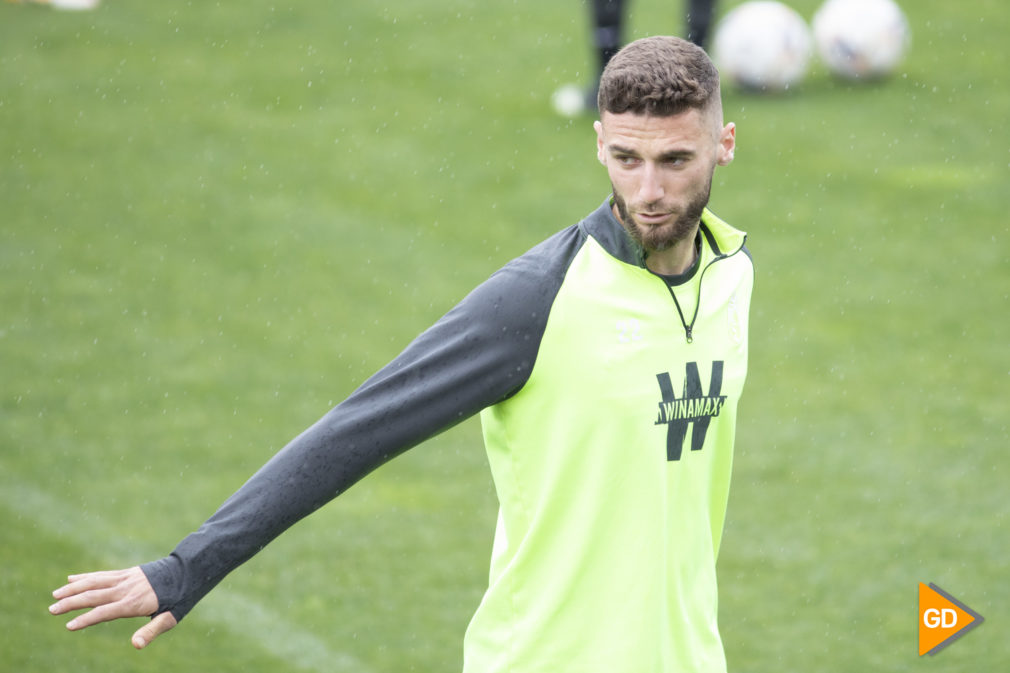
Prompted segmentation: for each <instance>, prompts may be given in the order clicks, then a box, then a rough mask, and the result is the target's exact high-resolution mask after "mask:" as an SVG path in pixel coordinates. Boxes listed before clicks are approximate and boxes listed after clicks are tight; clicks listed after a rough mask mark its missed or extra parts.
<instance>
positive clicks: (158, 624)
mask: <svg viewBox="0 0 1010 673" xmlns="http://www.w3.org/2000/svg"><path fill="white" fill-rule="evenodd" d="M176 623H177V622H176V621H175V617H173V616H172V613H171V612H162V613H161V614H160V615H158V616H157V617H155V618H154V619H152V620H151V621H150V622H148V623H147V624H145V625H144V626H142V627H141V628H139V629H137V632H136V633H134V634H133V638H132V639H131V642H132V643H133V646H134V647H136V648H137V649H138V650H142V649H144V648H145V647H147V646H148V644H149V643H150V642H151V641H152V640H154V639H155V638H157V637H158V636H160V635H161V634H162V633H164V632H165V631H168V630H169V629H171V628H172V627H174V626H175V625H176Z"/></svg>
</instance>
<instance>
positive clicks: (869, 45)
mask: <svg viewBox="0 0 1010 673" xmlns="http://www.w3.org/2000/svg"><path fill="white" fill-rule="evenodd" d="M813 29H814V42H815V44H816V45H817V52H818V53H819V54H820V57H821V59H822V60H823V61H824V63H825V64H826V65H827V66H828V69H829V70H830V71H831V72H832V73H834V74H835V75H838V76H839V77H844V78H846V79H872V78H876V77H882V76H884V75H887V74H889V73H890V72H892V71H893V70H894V69H895V67H896V66H897V65H898V64H899V63H900V62H901V59H902V58H904V56H905V52H906V51H907V49H908V45H909V42H910V39H911V33H910V32H909V29H908V21H907V20H906V19H905V15H904V13H902V11H901V8H900V7H898V5H897V4H895V3H894V1H893V0H827V2H825V3H824V4H823V5H821V8H820V9H818V10H817V13H816V14H814V20H813Z"/></svg>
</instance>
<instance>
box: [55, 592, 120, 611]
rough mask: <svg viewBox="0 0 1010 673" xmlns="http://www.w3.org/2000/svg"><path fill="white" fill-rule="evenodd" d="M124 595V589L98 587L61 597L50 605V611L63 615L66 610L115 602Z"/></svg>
mask: <svg viewBox="0 0 1010 673" xmlns="http://www.w3.org/2000/svg"><path fill="white" fill-rule="evenodd" d="M122 595H123V592H122V591H116V590H115V589H96V590H93V591H85V592H83V593H79V594H72V595H70V596H67V597H66V598H61V599H60V600H59V601H57V602H56V603H54V604H53V605H50V606H49V612H51V613H52V614H54V615H62V614H63V613H65V612H72V611H73V610H81V609H83V608H94V607H97V606H99V605H106V604H108V603H114V602H115V601H117V600H119V599H120V598H122Z"/></svg>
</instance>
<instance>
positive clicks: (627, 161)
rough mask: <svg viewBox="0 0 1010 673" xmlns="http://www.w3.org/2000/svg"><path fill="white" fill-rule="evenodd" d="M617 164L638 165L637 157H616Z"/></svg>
mask: <svg viewBox="0 0 1010 673" xmlns="http://www.w3.org/2000/svg"><path fill="white" fill-rule="evenodd" d="M617 163H619V164H621V165H622V166H634V165H635V164H636V163H638V157H626V156H620V157H617Z"/></svg>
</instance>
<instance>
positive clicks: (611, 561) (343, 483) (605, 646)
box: [51, 37, 753, 673]
mask: <svg viewBox="0 0 1010 673" xmlns="http://www.w3.org/2000/svg"><path fill="white" fill-rule="evenodd" d="M600 104H601V109H602V110H603V112H602V114H601V118H600V120H599V121H598V122H597V123H596V124H595V129H596V134H597V155H598V158H599V160H600V162H601V163H602V164H603V165H604V166H605V167H606V168H607V172H608V173H609V175H610V180H611V183H612V187H613V194H612V196H611V197H610V198H609V199H608V200H607V201H606V202H604V203H603V205H601V206H600V207H599V208H598V209H597V210H596V211H594V212H593V213H591V214H590V215H589V216H588V217H586V218H585V219H584V220H582V221H581V222H579V223H578V224H576V225H573V226H571V227H568V228H567V229H564V230H562V231H561V232H559V233H557V234H555V235H554V236H552V237H551V238H549V239H548V240H546V241H545V242H543V243H541V244H540V245H538V246H536V247H535V248H533V249H532V250H530V251H529V252H527V253H526V254H524V255H522V256H521V257H519V258H517V259H515V260H513V261H512V262H510V263H509V264H507V265H506V266H505V267H503V268H502V269H501V270H499V271H498V272H497V273H495V274H494V275H493V276H491V278H490V279H488V280H487V281H486V282H485V283H483V284H481V285H480V286H478V287H477V288H476V289H475V290H474V291H473V292H472V293H471V294H470V295H468V296H467V297H466V298H465V299H464V300H463V301H462V302H460V304H458V305H457V306H456V307H455V308H453V309H452V310H451V311H450V312H449V313H448V314H446V315H445V316H444V317H443V318H442V319H441V320H439V321H438V322H437V323H436V324H435V325H434V326H432V327H431V328H429V329H428V330H427V331H425V332H424V333H423V334H421V335H420V336H419V337H418V338H417V339H416V340H415V341H414V342H413V343H412V344H411V345H410V346H408V347H407V349H406V350H405V351H404V352H403V353H401V354H400V355H399V356H398V357H397V358H396V359H395V360H393V361H392V362H391V363H390V364H389V365H387V366H386V367H385V368H383V369H382V370H380V371H379V372H378V373H377V374H375V375H374V376H373V377H371V378H370V379H369V380H368V381H366V382H365V383H364V384H363V385H362V386H361V387H360V388H359V389H358V390H357V391H355V392H354V393H353V394H352V395H351V396H350V397H349V398H348V399H347V400H345V401H344V402H342V403H341V404H340V405H338V406H337V407H336V408H334V409H333V410H332V411H330V412H329V413H328V414H327V415H326V416H324V417H323V418H322V419H321V420H320V421H319V422H317V423H316V424H315V425H313V426H312V427H311V428H309V429H308V430H306V431H305V432H304V433H302V434H301V435H300V436H299V437H297V438H296V439H295V440H293V441H292V442H291V443H290V444H289V445H288V446H287V447H285V448H284V449H283V450H282V451H281V452H280V453H278V454H277V455H276V456H275V457H274V458H273V459H271V461H270V462H268V463H267V464H266V465H265V466H264V467H263V468H262V469H261V470H260V471H259V472H257V473H256V475H254V476H253V477H252V479H251V480H250V481H249V482H248V483H247V484H246V485H245V486H243V487H242V488H241V489H240V490H239V491H238V492H236V493H235V494H234V495H233V496H232V497H231V498H230V499H229V500H228V501H227V502H225V503H224V505H223V506H222V507H221V509H220V510H218V512H217V513H216V514H214V516H213V517H211V518H210V519H209V520H208V521H207V522H206V523H205V524H204V525H203V526H202V527H201V528H200V529H199V530H198V531H197V532H195V533H193V534H192V535H190V536H188V537H186V538H185V539H184V540H183V541H182V542H181V543H180V544H179V545H178V546H177V547H176V549H175V551H173V553H172V555H171V556H169V557H167V558H164V559H161V560H159V561H155V562H153V563H149V564H146V565H144V566H142V567H140V568H132V569H129V570H122V571H112V572H105V573H92V574H86V575H75V576H71V577H70V579H69V584H68V585H66V586H64V587H63V588H61V589H58V590H57V591H56V592H54V596H55V597H56V598H57V599H58V601H57V602H56V603H55V604H54V605H53V606H52V608H51V611H52V612H53V613H54V614H63V613H65V612H68V611H70V610H76V609H81V608H93V609H92V610H91V611H90V612H86V613H84V614H82V615H80V616H79V617H77V618H76V619H74V620H73V621H71V622H70V623H69V624H68V627H69V628H71V629H72V630H76V629H80V628H84V627H86V626H88V625H91V624H94V623H97V622H100V621H107V620H110V619H115V618H119V617H129V616H143V615H155V616H154V618H153V620H152V621H151V622H150V623H149V624H147V625H146V626H144V627H143V628H141V629H140V630H139V631H137V633H136V634H135V635H134V638H133V644H134V645H135V646H136V647H138V648H139V647H144V646H145V645H146V644H147V643H149V642H150V641H151V640H152V639H153V638H154V637H156V636H157V635H158V634H160V633H162V632H164V631H166V630H168V629H170V628H172V627H173V626H174V625H175V624H176V622H177V621H178V620H179V619H181V618H182V617H183V616H184V615H185V614H186V613H187V612H188V611H189V610H190V609H191V608H192V607H193V606H194V605H195V604H196V602H197V601H198V600H199V599H200V598H201V597H202V596H203V595H205V594H206V593H207V592H208V591H209V590H210V589H211V588H212V587H213V586H215V585H216V584H217V582H219V581H220V580H221V579H222V578H223V577H224V576H225V575H226V574H227V573H228V572H230V571H231V570H232V569H234V568H235V567H237V566H238V565H239V564H241V563H242V562H244V561H245V560H246V559H248V558H249V557H251V556H252V555H253V554H255V553H256V552H257V551H258V550H259V549H261V548H262V547H263V546H264V545H265V544H267V543H268V542H269V541H270V540H271V539H273V537H275V536H276V535H278V534H279V533H280V532H282V531H283V530H285V529H286V528H287V527H288V526H290V525H291V524H293V523H294V522H295V521H297V520H298V519H300V518H301V517H303V516H305V515H307V514H309V513H310V512H312V511H314V510H315V509H316V508H318V507H320V506H322V505H323V504H324V503H326V502H327V501H329V500H330V499H331V498H333V497H334V496H336V495H337V494H339V493H340V492H342V491H343V490H345V489H346V488H348V487H349V486H350V485H351V484H352V483H354V482H355V481H356V480H357V479H359V478H361V477H362V476H364V475H365V474H366V473H367V472H368V471H369V470H371V469H373V468H375V467H376V466H377V465H379V464H381V463H382V462H384V461H386V460H388V459H389V458H391V457H392V456H394V455H396V454H398V453H400V452H402V451H404V450H406V449H407V448H409V447H411V446H413V445H415V444H417V443H419V442H421V441H423V440H425V439H426V438H428V437H431V436H432V435H434V434H436V433H438V432H440V431H442V430H444V429H445V428H447V427H449V426H451V425H453V424H455V423H457V422H459V421H460V420H462V419H464V418H466V417H468V416H471V415H473V414H475V413H478V412H479V413H480V414H481V421H482V424H483V429H484V437H485V442H486V447H487V452H488V457H489V462H490V465H491V470H492V473H493V476H494V480H495V485H496V489H497V492H498V495H499V499H500V505H501V508H500V514H499V519H498V527H497V531H496V537H495V543H494V549H493V552H492V558H491V574H490V583H489V587H488V589H487V592H486V594H485V596H484V599H483V600H482V601H481V604H480V606H479V607H478V608H477V612H476V614H475V615H474V617H473V620H472V621H471V624H470V626H469V628H468V629H467V633H466V636H465V638H464V671H466V672H467V673H478V672H479V673H494V672H497V671H513V672H521V673H528V672H534V671H543V672H551V673H556V672H557V671H607V672H608V673H616V672H620V671H627V672H629V673H644V672H646V671H649V672H653V671H661V672H673V671H677V672H683V671H704V672H705V673H711V672H714V671H724V670H725V657H724V655H723V650H722V645H721V641H720V637H719V632H718V629H717V626H716V612H717V609H716V579H715V562H716V556H717V553H718V549H719V543H720V538H721V534H722V528H723V518H724V513H725V509H726V501H727V494H728V487H729V473H730V465H731V461H732V445H733V439H734V433H735V417H736V409H737V401H738V399H739V396H740V393H741V391H742V388H743V382H744V377H745V373H746V364H747V312H748V306H749V303H750V294H751V287H752V283H753V267H752V264H751V261H750V258H749V256H748V255H747V254H746V251H745V249H744V240H745V236H744V234H743V233H742V232H739V231H737V230H735V229H733V228H731V227H730V226H729V225H727V224H726V223H724V222H722V221H721V220H719V219H718V218H716V217H715V216H714V215H712V214H711V213H710V212H709V211H707V210H705V205H706V203H707V202H708V199H709V191H710V188H711V184H712V175H713V172H714V170H715V167H716V166H717V165H726V164H728V163H729V162H730V161H731V160H732V158H733V151H734V147H735V128H734V126H733V125H732V124H726V125H724V124H723V121H722V106H721V102H720V99H719V81H718V74H717V72H716V70H715V68H714V67H713V65H712V63H711V61H710V60H709V59H708V57H707V56H706V55H705V53H704V51H702V50H701V49H699V48H698V47H697V46H695V45H693V44H691V43H690V42H688V41H685V40H681V39H679V38H670V37H655V38H647V39H644V40H639V41H637V42H634V43H632V44H631V45H629V46H628V47H626V48H625V49H624V50H622V51H621V52H620V53H619V54H618V55H616V56H615V57H614V58H613V59H612V61H611V63H610V64H609V65H608V67H607V69H606V71H605V72H604V75H603V81H602V85H601V93H600Z"/></svg>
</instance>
